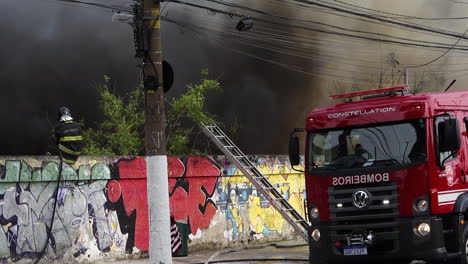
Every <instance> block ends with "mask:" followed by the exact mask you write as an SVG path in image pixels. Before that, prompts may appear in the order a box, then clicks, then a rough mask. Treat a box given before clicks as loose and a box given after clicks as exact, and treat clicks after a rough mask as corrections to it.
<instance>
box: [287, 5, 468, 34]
mask: <svg viewBox="0 0 468 264" xmlns="http://www.w3.org/2000/svg"><path fill="white" fill-rule="evenodd" d="M291 1H294V2H298V3H304V4H308V5H312V6H319V7H323V8H328V9H330V10H335V11H338V12H341V13H346V14H351V15H354V16H359V17H365V18H368V19H372V20H376V21H381V22H385V23H389V24H394V25H399V26H402V27H407V28H412V29H416V30H420V31H427V32H432V33H436V34H440V35H445V36H450V37H454V38H461V39H466V40H468V37H465V36H463V35H460V34H459V33H452V32H447V31H442V30H440V29H434V28H427V27H425V26H422V25H418V24H408V23H402V22H399V21H396V20H390V19H386V18H380V17H377V16H374V15H370V14H366V13H362V12H357V11H352V10H349V9H344V8H341V7H338V6H336V5H334V6H331V5H326V4H323V3H318V2H315V1H310V0H291Z"/></svg>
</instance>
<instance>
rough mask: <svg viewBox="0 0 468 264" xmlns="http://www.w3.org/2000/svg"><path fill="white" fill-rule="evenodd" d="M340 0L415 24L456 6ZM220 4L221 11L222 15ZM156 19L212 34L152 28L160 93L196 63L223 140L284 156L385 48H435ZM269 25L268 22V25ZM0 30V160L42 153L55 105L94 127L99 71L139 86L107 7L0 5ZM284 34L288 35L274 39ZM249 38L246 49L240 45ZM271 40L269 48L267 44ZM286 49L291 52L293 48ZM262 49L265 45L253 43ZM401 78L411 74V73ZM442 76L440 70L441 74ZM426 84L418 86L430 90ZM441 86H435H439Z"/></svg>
mask: <svg viewBox="0 0 468 264" xmlns="http://www.w3.org/2000/svg"><path fill="white" fill-rule="evenodd" d="M94 1H97V2H103V3H114V4H119V5H122V4H127V5H128V4H129V3H131V1H125V0H115V1H112V0H94ZM199 2H200V3H202V2H203V1H199ZM230 2H233V3H240V4H246V5H248V6H250V7H252V8H258V9H262V10H267V11H269V12H271V13H277V14H281V15H283V16H288V17H294V18H298V19H314V20H317V21H321V22H326V23H333V24H334V25H337V26H348V27H351V28H354V29H361V30H373V31H378V32H387V33H390V34H399V35H400V36H405V37H419V36H420V38H421V39H425V40H432V41H441V42H444V43H447V44H450V43H454V42H455V41H456V39H453V38H452V39H446V38H440V37H437V36H433V35H427V34H420V35H417V33H414V32H410V31H403V30H402V29H400V28H390V27H383V26H381V25H375V24H369V23H364V22H362V21H358V20H355V19H353V20H351V19H346V18H340V19H337V18H336V16H332V15H329V14H325V13H324V12H317V11H313V12H312V11H310V10H306V9H304V8H297V6H293V5H291V1H289V4H281V3H278V2H281V1H273V0H261V1H260V0H255V1H249V0H244V1H234V0H232V1H230ZM351 2H352V3H354V4H356V5H361V6H366V7H368V8H376V9H379V10H386V11H388V12H394V13H399V14H407V15H418V16H426V17H447V16H457V15H460V16H462V15H463V13H464V11H466V7H467V5H454V4H446V2H445V3H444V2H443V1H440V0H414V1H412V2H411V4H408V3H407V1H403V0H396V1H391V2H392V4H391V5H390V4H388V3H389V1H383V0H382V1H375V2H371V1H364V0H354V1H351ZM427 2H430V4H429V5H428V4H427ZM207 5H210V4H207ZM210 6H213V7H219V6H215V5H210ZM225 9H226V10H228V11H232V8H225ZM237 11H239V10H237ZM163 14H164V15H165V16H167V17H169V18H171V19H173V20H177V21H179V22H181V23H184V24H187V25H192V26H196V27H202V28H205V31H204V32H205V33H210V32H217V33H212V34H214V35H209V34H208V35H206V34H200V33H197V32H194V31H192V30H190V29H189V28H184V27H182V26H180V25H176V24H173V23H169V22H163V24H162V39H163V54H164V55H163V56H164V59H165V60H166V61H168V62H169V63H171V65H172V66H173V68H174V71H175V81H174V85H173V87H172V89H171V90H170V91H169V92H168V93H167V94H166V97H167V98H172V97H174V96H177V95H179V94H180V93H182V92H183V91H184V89H185V86H186V85H187V84H189V83H196V82H198V80H199V79H200V74H199V73H200V70H201V69H202V68H208V69H209V71H210V76H211V77H213V78H216V79H218V80H219V81H220V83H221V86H222V87H223V91H222V92H219V93H214V94H210V95H209V97H208V107H207V108H208V111H209V112H211V113H213V114H215V115H216V116H217V117H218V118H219V119H220V120H221V121H222V122H223V123H224V124H225V125H226V126H227V127H230V128H233V130H235V131H236V133H235V135H234V136H233V138H234V139H235V141H236V142H237V143H238V146H239V147H240V148H241V149H242V150H243V151H244V152H245V153H247V154H286V153H287V142H288V138H289V132H290V131H291V130H292V129H293V128H294V127H303V126H304V124H305V120H306V117H307V113H308V112H310V111H311V110H312V109H313V108H315V107H320V106H324V105H327V104H331V103H334V102H332V101H330V100H329V99H328V95H330V94H331V93H333V92H336V91H339V90H343V89H344V90H346V89H350V88H349V87H352V84H353V83H354V84H355V86H356V82H357V80H358V79H359V80H361V79H366V78H367V79H372V78H374V77H375V76H376V73H377V71H378V69H376V68H378V67H382V66H385V65H386V61H387V59H386V58H387V57H388V54H389V53H391V52H395V53H396V54H397V55H398V60H399V62H400V63H406V64H418V63H423V62H425V61H428V60H430V59H431V58H435V57H437V56H438V55H440V54H441V53H442V51H444V50H442V51H433V50H423V49H408V48H402V47H395V46H391V45H383V44H378V43H370V42H366V41H362V40H357V39H349V38H339V37H336V36H330V35H328V34H320V33H317V32H311V31H305V30H300V29H297V28H287V27H279V26H272V25H268V24H261V23H256V24H255V25H254V29H253V30H252V31H251V32H246V33H244V32H236V30H235V25H236V23H237V21H238V20H239V19H238V18H230V17H229V16H226V15H223V14H213V13H210V12H208V11H206V10H197V9H194V8H191V7H187V6H182V5H178V4H175V3H170V4H168V5H167V6H166V8H165V9H164V11H163ZM275 21H279V20H278V19H277V18H275ZM411 22H415V23H416V22H418V23H423V24H425V25H431V26H434V27H438V28H443V29H444V30H453V31H457V32H459V33H463V31H464V30H465V29H464V28H463V25H462V24H463V23H460V22H459V21H458V22H457V21H442V22H440V21H436V22H427V21H411ZM286 23H289V22H286ZM210 30H213V31H210ZM0 32H1V33H2V44H1V46H0V47H1V49H0V61H1V62H2V64H1V65H0V89H1V92H2V94H1V96H0V121H1V123H2V124H3V125H2V126H1V129H0V154H3V155H41V154H43V153H44V152H45V149H46V145H47V138H48V135H49V133H50V130H51V123H54V122H55V119H56V109H57V108H58V107H60V106H68V107H69V108H70V109H71V110H72V113H73V115H74V117H75V119H79V120H81V119H84V120H85V121H86V123H88V124H94V123H96V122H99V121H100V120H101V119H102V116H100V114H99V113H98V111H97V106H98V102H97V92H96V85H97V84H98V83H99V82H102V80H103V76H104V75H107V76H110V77H111V78H112V83H113V85H114V87H113V89H114V90H115V91H116V92H117V93H118V94H121V95H123V94H125V92H127V91H129V90H131V89H133V88H134V87H135V86H136V85H137V84H138V82H139V80H140V72H139V68H138V65H139V63H140V61H139V60H138V59H136V58H135V57H134V54H135V51H134V43H133V29H132V27H131V26H130V25H128V24H125V23H122V22H113V21H112V12H111V11H110V10H106V9H100V8H96V7H90V6H76V5H70V4H62V3H57V2H56V1H54V0H15V1H0ZM210 34H211V33H210ZM286 35H289V36H290V37H286V38H285V36H286ZM213 36H216V37H214V38H213ZM220 36H221V37H220ZM226 36H227V37H226ZM217 39H218V40H217ZM219 39H221V40H219ZM249 40H254V41H255V42H248V44H245V41H249ZM242 41H244V42H242ZM272 41H274V43H276V44H275V45H273V44H271V45H270V44H268V43H273V42H272ZM252 43H255V45H252ZM266 43H267V44H266ZM296 44H297V45H299V46H300V47H295V46H293V45H296ZM462 44H463V42H461V43H459V45H462ZM265 46H267V47H268V48H267V49H265V48H262V47H265ZM299 51H300V52H299ZM246 53H247V54H246ZM457 54H458V53H453V54H452V53H450V54H448V55H447V56H446V57H443V58H442V59H440V60H439V61H437V64H438V65H442V64H447V63H452V64H453V63H462V62H463V58H464V57H463V56H457ZM340 58H341V59H340ZM343 58H346V59H343ZM350 59H351V60H350ZM272 62H273V63H272ZM279 64H281V65H282V66H281V65H279ZM285 65H287V67H284V66H285ZM371 65H372V67H374V68H372V67H371ZM375 66H377V67H375ZM454 67H455V66H453V67H452V68H449V71H453V73H454V74H455V73H459V74H463V73H464V72H463V71H460V72H458V71H457V70H461V69H463V68H454ZM291 68H294V70H292V69H291ZM438 69H443V70H446V69H447V66H445V65H442V66H439V67H434V68H430V69H429V70H431V71H435V70H438ZM390 74H391V73H390V70H386V71H385V75H386V76H389V75H390ZM393 74H394V75H398V74H400V73H395V72H394V73H393ZM412 74H413V75H412V77H414V78H413V79H416V77H417V74H418V73H417V72H416V71H414V72H413V73H412ZM420 74H421V72H420ZM454 74H445V73H444V76H445V75H454ZM429 75H430V76H431V77H430V78H436V77H437V76H439V75H440V73H431V74H428V73H426V75H425V78H426V79H427V78H429V77H428V76H429ZM445 77H447V78H448V76H445ZM428 80H432V79H428ZM400 81H401V80H400ZM450 81H451V80H450ZM434 83H435V82H434V81H432V82H426V83H425V84H426V85H427V86H428V87H429V86H431V87H432V86H434V85H433V84H434ZM441 83H442V84H441V85H445V83H446V82H441ZM390 84H391V82H388V83H387V85H390ZM431 89H439V87H435V88H434V87H433V88H431Z"/></svg>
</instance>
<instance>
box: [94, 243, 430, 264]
mask: <svg viewBox="0 0 468 264" xmlns="http://www.w3.org/2000/svg"><path fill="white" fill-rule="evenodd" d="M208 262H209V263H230V264H301V263H308V262H309V249H308V246H307V244H306V242H304V241H301V240H299V241H282V242H277V243H269V244H256V245H249V246H245V247H237V248H228V249H218V250H206V251H197V252H190V251H189V252H188V256H186V257H173V258H172V263H173V264H204V263H207V264H208ZM95 263H100V264H147V263H149V259H148V258H138V259H126V260H107V261H100V262H95ZM424 263H425V262H423V261H413V262H412V263H411V264H424ZM408 264H409V263H408Z"/></svg>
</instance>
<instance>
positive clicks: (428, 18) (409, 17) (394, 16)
mask: <svg viewBox="0 0 468 264" xmlns="http://www.w3.org/2000/svg"><path fill="white" fill-rule="evenodd" d="M322 2H323V1H322ZM333 2H338V3H341V4H343V5H347V6H352V7H356V8H359V9H364V10H368V11H372V12H376V13H381V14H387V15H391V16H379V17H382V18H399V19H417V20H465V19H468V17H418V16H408V15H400V14H395V13H391V12H385V11H381V10H377V9H372V8H367V7H363V6H359V5H354V4H351V3H347V2H344V1H340V0H333ZM466 4H468V3H466ZM392 16H393V17H392Z"/></svg>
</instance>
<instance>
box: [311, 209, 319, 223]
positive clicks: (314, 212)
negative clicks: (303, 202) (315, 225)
mask: <svg viewBox="0 0 468 264" xmlns="http://www.w3.org/2000/svg"><path fill="white" fill-rule="evenodd" d="M310 217H312V218H313V219H314V220H317V219H318V217H319V210H318V208H317V207H313V208H312V209H310Z"/></svg>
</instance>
